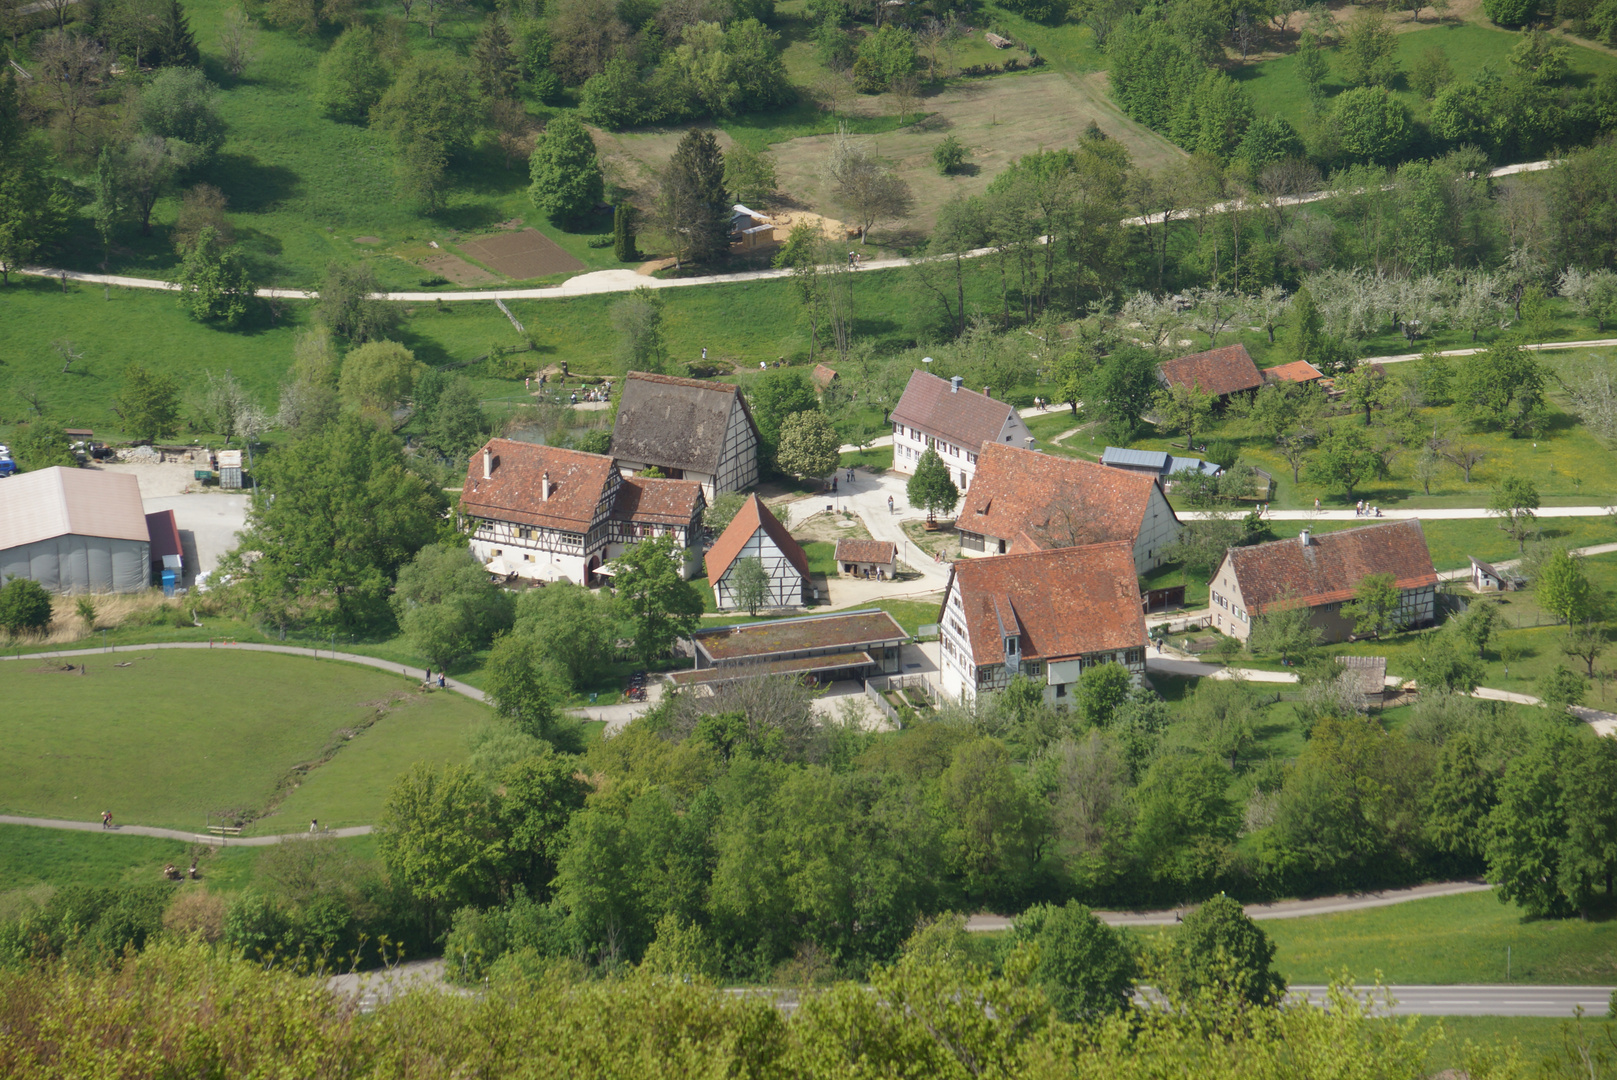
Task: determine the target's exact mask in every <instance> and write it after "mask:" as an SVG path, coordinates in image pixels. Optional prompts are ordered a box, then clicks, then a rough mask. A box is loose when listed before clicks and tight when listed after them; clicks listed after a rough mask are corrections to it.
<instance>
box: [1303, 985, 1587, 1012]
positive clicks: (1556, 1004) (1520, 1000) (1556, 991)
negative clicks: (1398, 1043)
mask: <svg viewBox="0 0 1617 1080" xmlns="http://www.w3.org/2000/svg"><path fill="white" fill-rule="evenodd" d="M1325 989H1326V988H1325V987H1323V986H1293V987H1291V990H1290V993H1289V994H1288V995H1287V997H1288V1000H1292V1001H1302V1000H1306V1001H1311V1002H1313V1003H1314V1004H1316V1005H1323V1004H1325ZM1612 989H1613V988H1612V987H1610V986H1389V987H1387V988H1386V990H1387V993H1388V995H1389V996H1390V997H1391V999H1392V1001H1393V1004H1392V1005H1391V1006H1385V1005H1382V1006H1378V1007H1377V1009H1376V1011H1377V1012H1378V1013H1381V1014H1383V1015H1386V1016H1547V1017H1570V1016H1575V1015H1577V1012H1578V1009H1579V1008H1580V1007H1581V1008H1582V1009H1583V1011H1584V1012H1585V1013H1586V1014H1587V1015H1590V1016H1594V1017H1602V1016H1605V1015H1606V1006H1607V1004H1608V1003H1609V1002H1610V1001H1611V994H1612ZM1360 997H1361V998H1362V999H1363V1000H1366V1001H1371V1002H1374V1001H1377V1000H1379V999H1378V998H1377V996H1376V995H1375V994H1374V993H1373V992H1371V991H1365V990H1363V989H1362V988H1361V991H1360Z"/></svg>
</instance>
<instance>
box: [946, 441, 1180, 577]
mask: <svg viewBox="0 0 1617 1080" xmlns="http://www.w3.org/2000/svg"><path fill="white" fill-rule="evenodd" d="M955 528H956V529H957V530H958V531H959V533H960V553H961V554H962V555H1004V554H1006V553H1007V552H1025V551H1041V550H1046V549H1050V548H1061V547H1076V546H1079V545H1083V544H1100V543H1105V542H1108V541H1112V540H1126V541H1128V543H1129V544H1130V546H1131V548H1132V550H1133V552H1134V567H1135V571H1136V572H1137V573H1141V574H1143V573H1145V572H1146V571H1148V570H1151V569H1154V568H1155V567H1158V566H1161V565H1162V559H1163V556H1162V552H1163V550H1164V549H1165V548H1166V547H1167V546H1168V545H1169V544H1172V543H1173V542H1174V541H1175V540H1177V539H1178V538H1179V518H1178V517H1177V516H1176V515H1175V514H1174V512H1173V507H1172V506H1169V505H1168V500H1167V498H1166V497H1164V495H1163V493H1162V485H1161V483H1160V482H1159V481H1158V480H1157V479H1156V478H1154V477H1152V476H1147V475H1142V474H1139V473H1131V472H1125V471H1123V470H1121V469H1109V468H1107V467H1106V466H1104V465H1096V464H1095V463H1094V462H1092V461H1077V460H1074V459H1072V458H1059V457H1054V456H1052V455H1050V454H1041V453H1038V452H1036V451H1033V450H1019V449H1017V448H1015V447H1011V446H996V445H988V446H985V447H983V452H982V456H981V458H979V459H978V462H977V481H976V483H974V484H972V486H971V491H970V492H968V493H967V494H966V497H965V499H964V500H963V501H962V503H961V506H960V512H959V514H958V515H957V516H956V517H955Z"/></svg>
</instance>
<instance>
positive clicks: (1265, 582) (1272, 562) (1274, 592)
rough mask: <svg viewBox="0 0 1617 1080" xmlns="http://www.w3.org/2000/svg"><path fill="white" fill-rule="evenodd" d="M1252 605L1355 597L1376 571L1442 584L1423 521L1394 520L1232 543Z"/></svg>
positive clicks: (1255, 609) (1400, 582) (1409, 581)
mask: <svg viewBox="0 0 1617 1080" xmlns="http://www.w3.org/2000/svg"><path fill="white" fill-rule="evenodd" d="M1225 558H1226V559H1227V560H1228V562H1229V564H1230V568H1231V569H1232V570H1233V571H1234V572H1235V579H1236V582H1237V583H1238V584H1239V585H1240V587H1241V597H1242V598H1243V599H1244V600H1245V601H1246V606H1247V610H1248V611H1250V612H1251V613H1252V614H1254V615H1260V614H1262V613H1263V611H1264V609H1265V608H1266V607H1267V606H1268V605H1270V604H1274V603H1277V602H1279V601H1286V602H1300V603H1303V604H1305V605H1307V606H1308V607H1318V606H1319V605H1321V604H1334V603H1339V602H1341V601H1343V600H1351V599H1352V598H1353V594H1354V591H1355V590H1356V589H1358V587H1359V582H1361V581H1363V580H1364V579H1365V578H1366V577H1368V576H1369V575H1371V574H1391V575H1392V577H1393V582H1394V583H1395V584H1396V585H1397V586H1398V588H1400V589H1418V588H1422V587H1425V586H1428V585H1436V584H1437V572H1436V571H1435V570H1433V569H1432V554H1431V552H1430V551H1428V550H1427V548H1426V533H1425V532H1424V531H1423V530H1422V529H1421V524H1420V522H1419V521H1417V520H1414V519H1410V520H1408V521H1389V522H1386V523H1384V524H1381V525H1366V526H1364V527H1362V528H1358V529H1343V530H1342V531H1341V532H1329V533H1316V534H1313V535H1311V536H1310V537H1309V542H1308V543H1307V544H1304V543H1302V541H1301V539H1300V538H1299V539H1295V540H1273V541H1271V542H1269V543H1267V544H1254V545H1253V546H1252V547H1238V548H1231V549H1230V551H1229V553H1228V554H1227V555H1226V556H1225Z"/></svg>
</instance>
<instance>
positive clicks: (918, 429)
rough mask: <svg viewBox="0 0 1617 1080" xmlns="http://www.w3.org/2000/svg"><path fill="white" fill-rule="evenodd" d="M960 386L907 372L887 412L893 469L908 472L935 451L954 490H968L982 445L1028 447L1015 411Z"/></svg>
mask: <svg viewBox="0 0 1617 1080" xmlns="http://www.w3.org/2000/svg"><path fill="white" fill-rule="evenodd" d="M961 382H962V380H961V378H960V377H959V376H958V375H957V376H955V377H954V378H952V379H940V378H938V377H937V376H936V375H928V374H927V373H926V372H924V371H915V372H911V373H910V381H909V383H908V384H907V385H906V386H905V387H904V395H903V396H902V397H900V398H899V399H898V404H897V405H894V406H893V411H892V412H891V413H889V414H888V416H889V419H890V420H891V421H892V424H893V468H894V470H896V471H898V472H901V473H913V472H915V466H916V465H917V464H918V463H919V462H920V460H921V455H923V454H925V453H926V452H927V451H928V450H936V451H937V452H938V457H939V458H941V459H942V461H943V463H944V464H945V465H947V466H948V467H949V475H950V478H951V479H953V480H954V482H955V486H956V487H958V488H959V489H960V490H961V491H968V490H970V488H971V485H972V478H973V477H974V476H976V474H977V459H978V456H979V455H980V454H981V453H982V452H983V446H984V445H985V444H988V443H993V444H995V445H1009V446H1022V447H1026V446H1030V445H1032V442H1033V436H1032V435H1031V434H1029V432H1028V429H1027V424H1025V423H1023V421H1022V417H1021V416H1020V415H1018V414H1017V411H1016V410H1015V409H1013V408H1011V407H1010V406H1009V405H1007V404H1006V403H1005V402H1003V401H995V400H994V399H993V398H991V397H989V396H988V395H987V394H979V393H976V392H975V391H972V390H967V389H966V388H965V387H964V386H962V385H961Z"/></svg>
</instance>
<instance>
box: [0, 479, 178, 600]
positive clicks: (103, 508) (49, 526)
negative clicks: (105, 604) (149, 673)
mask: <svg viewBox="0 0 1617 1080" xmlns="http://www.w3.org/2000/svg"><path fill="white" fill-rule="evenodd" d="M19 577H23V578H31V579H33V580H34V581H37V582H39V583H40V584H41V585H43V586H44V587H45V588H47V589H49V590H51V591H52V592H61V593H113V592H125V593H127V592H140V591H142V590H144V589H146V588H147V587H148V586H150V584H151V534H150V533H149V532H148V531H147V529H146V511H145V508H144V507H143V506H142V505H141V501H140V483H139V481H137V480H136V479H135V478H134V477H133V476H131V475H129V474H128V473H109V472H100V471H98V470H95V469H64V468H62V467H60V466H57V467H54V468H49V469H40V470H39V471H38V472H29V473H20V474H18V475H16V476H13V477H11V478H10V479H8V480H7V481H6V482H5V483H4V484H0V583H4V582H7V581H10V580H11V579H12V578H19Z"/></svg>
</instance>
